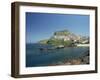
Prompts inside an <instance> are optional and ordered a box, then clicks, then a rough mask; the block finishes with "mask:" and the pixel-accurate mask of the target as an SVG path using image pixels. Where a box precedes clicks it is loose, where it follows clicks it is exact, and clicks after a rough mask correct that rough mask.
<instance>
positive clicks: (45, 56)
mask: <svg viewBox="0 0 100 80" xmlns="http://www.w3.org/2000/svg"><path fill="white" fill-rule="evenodd" d="M51 47H52V46H50V45H42V44H26V67H36V66H48V65H49V64H52V63H57V62H61V61H64V60H70V59H77V58H80V57H82V56H84V55H86V53H85V52H86V51H88V50H89V47H66V48H62V49H52V50H40V48H51Z"/></svg>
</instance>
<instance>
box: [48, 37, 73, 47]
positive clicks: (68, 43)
mask: <svg viewBox="0 0 100 80" xmlns="http://www.w3.org/2000/svg"><path fill="white" fill-rule="evenodd" d="M47 44H50V45H54V46H59V45H63V46H73V41H64V40H59V39H50V40H48V42H47Z"/></svg>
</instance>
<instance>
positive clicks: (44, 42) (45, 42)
mask: <svg viewBox="0 0 100 80" xmlns="http://www.w3.org/2000/svg"><path fill="white" fill-rule="evenodd" d="M47 42H48V40H41V41H39V43H41V44H47Z"/></svg>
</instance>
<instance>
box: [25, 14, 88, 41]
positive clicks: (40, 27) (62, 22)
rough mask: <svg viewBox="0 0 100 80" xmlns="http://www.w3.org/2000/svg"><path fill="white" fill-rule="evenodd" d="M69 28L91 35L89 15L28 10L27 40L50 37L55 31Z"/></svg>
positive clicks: (84, 34) (75, 31) (81, 33)
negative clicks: (32, 11) (31, 11)
mask: <svg viewBox="0 0 100 80" xmlns="http://www.w3.org/2000/svg"><path fill="white" fill-rule="evenodd" d="M65 29H67V30H69V31H71V32H73V33H75V34H77V35H83V36H89V15H75V14H50V13H30V12H26V42H27V43H35V42H37V41H39V40H43V39H48V38H50V37H51V36H52V35H53V33H54V32H55V31H60V30H65Z"/></svg>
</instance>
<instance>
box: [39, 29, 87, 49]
mask: <svg viewBox="0 0 100 80" xmlns="http://www.w3.org/2000/svg"><path fill="white" fill-rule="evenodd" d="M39 43H41V44H50V45H54V46H58V47H68V46H84V45H88V44H89V37H88V36H80V35H76V34H74V33H72V32H70V31H68V30H62V31H56V32H54V34H53V35H52V36H51V37H50V38H49V39H47V40H41V41H39Z"/></svg>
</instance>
